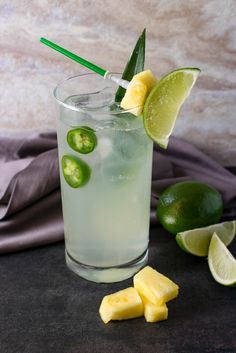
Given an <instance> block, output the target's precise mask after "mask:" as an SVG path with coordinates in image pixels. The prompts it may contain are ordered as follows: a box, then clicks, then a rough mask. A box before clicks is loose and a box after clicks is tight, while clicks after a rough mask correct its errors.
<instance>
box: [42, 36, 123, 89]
mask: <svg viewBox="0 0 236 353" xmlns="http://www.w3.org/2000/svg"><path fill="white" fill-rule="evenodd" d="M40 42H41V43H43V44H45V45H47V46H48V47H50V48H52V49H54V50H56V51H58V52H59V53H61V54H63V55H65V56H67V57H68V58H70V59H72V60H74V61H76V62H77V63H79V64H81V65H83V66H85V67H87V68H88V69H90V70H92V71H94V72H96V73H97V74H99V75H101V76H102V77H103V78H105V79H108V80H111V81H113V82H115V83H116V84H117V85H119V86H121V87H123V88H125V89H127V87H128V85H129V82H128V81H126V80H123V79H122V78H119V77H116V76H115V75H113V74H112V73H111V72H109V71H108V70H104V69H102V68H101V67H99V66H97V65H95V64H92V63H91V62H89V61H87V60H85V59H83V58H81V57H80V56H78V55H76V54H73V53H71V52H70V51H69V50H67V49H64V48H62V47H60V46H59V45H57V44H56V43H53V42H51V41H50V40H48V39H46V38H40Z"/></svg>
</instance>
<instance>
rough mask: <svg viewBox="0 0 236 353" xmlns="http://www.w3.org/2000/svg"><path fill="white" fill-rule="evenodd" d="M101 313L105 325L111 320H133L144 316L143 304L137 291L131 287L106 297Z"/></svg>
mask: <svg viewBox="0 0 236 353" xmlns="http://www.w3.org/2000/svg"><path fill="white" fill-rule="evenodd" d="M99 313H100V316H101V319H102V321H103V322H104V323H105V324H107V323H108V322H109V321H111V320H125V319H133V318H135V317H140V316H142V315H143V303H142V300H141V298H140V296H139V294H138V292H137V291H136V289H135V288H133V287H130V288H126V289H123V290H121V291H119V292H116V293H113V294H110V295H106V296H105V297H104V298H103V300H102V303H101V306H100V309H99Z"/></svg>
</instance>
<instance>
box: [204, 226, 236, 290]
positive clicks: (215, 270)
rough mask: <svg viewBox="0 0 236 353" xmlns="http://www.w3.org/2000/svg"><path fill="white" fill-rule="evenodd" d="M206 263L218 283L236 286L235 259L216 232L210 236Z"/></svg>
mask: <svg viewBox="0 0 236 353" xmlns="http://www.w3.org/2000/svg"><path fill="white" fill-rule="evenodd" d="M208 265H209V268H210V271H211V274H212V276H213V277H214V279H215V280H216V281H217V282H218V283H220V284H222V285H224V286H230V287H236V259H235V258H234V257H233V255H232V254H231V252H230V251H229V250H228V249H227V247H226V246H225V244H224V243H223V242H222V241H221V240H220V238H219V237H218V236H217V234H216V233H214V234H213V236H212V238H211V243H210V247H209V253H208Z"/></svg>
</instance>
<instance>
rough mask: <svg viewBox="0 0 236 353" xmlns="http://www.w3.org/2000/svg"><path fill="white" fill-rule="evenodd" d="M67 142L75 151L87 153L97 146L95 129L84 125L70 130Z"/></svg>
mask: <svg viewBox="0 0 236 353" xmlns="http://www.w3.org/2000/svg"><path fill="white" fill-rule="evenodd" d="M67 142H68V144H69V146H70V147H71V148H72V149H73V150H74V151H76V152H79V153H83V154H87V153H91V152H92V151H93V150H94V148H95V147H96V145H97V137H96V135H95V133H94V131H93V129H91V128H89V127H87V126H86V127H85V126H82V127H77V128H76V129H73V130H70V131H68V133H67Z"/></svg>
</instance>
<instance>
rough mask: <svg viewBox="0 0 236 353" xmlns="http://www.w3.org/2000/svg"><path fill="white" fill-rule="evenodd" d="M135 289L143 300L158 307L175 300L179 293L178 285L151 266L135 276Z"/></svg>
mask: <svg viewBox="0 0 236 353" xmlns="http://www.w3.org/2000/svg"><path fill="white" fill-rule="evenodd" d="M134 287H135V288H136V289H137V291H138V293H139V295H140V296H141V297H142V298H143V297H144V298H145V299H147V300H148V301H149V302H151V303H153V304H156V305H161V304H163V303H166V302H168V301H169V300H171V299H174V298H175V297H177V295H178V291H179V287H178V286H177V284H175V283H174V282H172V281H171V280H170V279H169V278H167V277H165V276H163V275H162V274H161V273H159V272H157V271H156V270H154V269H153V268H152V267H150V266H146V267H144V268H143V269H142V270H141V271H139V272H138V273H137V274H136V275H135V276H134Z"/></svg>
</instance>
